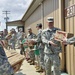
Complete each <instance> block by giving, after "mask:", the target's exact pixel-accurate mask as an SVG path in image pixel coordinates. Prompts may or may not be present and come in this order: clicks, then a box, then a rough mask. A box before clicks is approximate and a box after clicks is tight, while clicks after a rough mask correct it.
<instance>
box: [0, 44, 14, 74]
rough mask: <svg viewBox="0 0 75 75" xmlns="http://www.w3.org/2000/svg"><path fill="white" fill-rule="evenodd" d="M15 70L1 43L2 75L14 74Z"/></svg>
mask: <svg viewBox="0 0 75 75" xmlns="http://www.w3.org/2000/svg"><path fill="white" fill-rule="evenodd" d="M12 74H14V71H13V69H12V67H11V65H10V63H9V62H8V58H7V56H6V54H5V51H4V49H3V47H2V46H1V45H0V75H12Z"/></svg>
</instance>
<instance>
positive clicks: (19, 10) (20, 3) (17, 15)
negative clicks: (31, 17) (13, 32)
mask: <svg viewBox="0 0 75 75" xmlns="http://www.w3.org/2000/svg"><path fill="white" fill-rule="evenodd" d="M31 1H32V0H0V21H1V26H0V30H3V29H4V28H5V21H4V17H5V14H2V13H3V12H2V11H5V10H7V11H10V14H8V17H9V18H10V19H9V21H12V20H19V19H21V18H22V16H23V15H24V13H25V11H26V10H27V8H28V6H29V5H30V3H31Z"/></svg>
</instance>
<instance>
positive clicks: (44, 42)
mask: <svg viewBox="0 0 75 75" xmlns="http://www.w3.org/2000/svg"><path fill="white" fill-rule="evenodd" d="M47 24H48V28H47V29H44V30H42V24H41V23H40V24H37V25H36V28H37V30H38V33H37V37H36V35H35V34H34V33H33V32H32V29H31V28H28V33H29V34H28V35H27V40H29V41H27V42H25V43H24V44H29V43H30V44H33V46H34V47H33V46H29V48H28V50H29V51H28V54H27V55H28V58H27V61H28V63H30V65H32V64H34V60H35V61H36V62H37V64H36V71H37V72H43V71H44V72H45V74H46V75H51V74H53V75H61V71H60V68H59V67H60V57H59V53H61V52H62V46H61V43H60V42H59V41H56V40H55V39H54V37H55V33H56V31H57V30H60V29H59V28H56V27H54V18H53V17H48V18H47ZM62 43H63V45H67V44H72V43H75V37H72V38H70V39H67V38H64V39H63V42H62ZM52 66H53V69H52Z"/></svg>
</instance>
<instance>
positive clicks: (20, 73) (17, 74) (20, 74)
mask: <svg viewBox="0 0 75 75" xmlns="http://www.w3.org/2000/svg"><path fill="white" fill-rule="evenodd" d="M15 75H26V74H23V73H22V72H19V73H16V74H15Z"/></svg>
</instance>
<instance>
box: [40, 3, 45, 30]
mask: <svg viewBox="0 0 75 75" xmlns="http://www.w3.org/2000/svg"><path fill="white" fill-rule="evenodd" d="M40 4H41V23H42V25H43V29H44V4H43V2H41V3H40Z"/></svg>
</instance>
